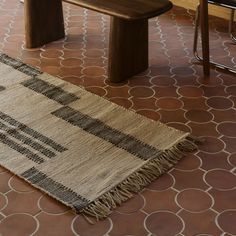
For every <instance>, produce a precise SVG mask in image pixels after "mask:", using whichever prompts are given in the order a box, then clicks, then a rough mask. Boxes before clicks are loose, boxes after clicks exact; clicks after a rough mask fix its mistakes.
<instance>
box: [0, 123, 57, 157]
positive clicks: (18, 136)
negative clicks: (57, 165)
mask: <svg viewBox="0 0 236 236" xmlns="http://www.w3.org/2000/svg"><path fill="white" fill-rule="evenodd" d="M0 130H2V131H5V132H6V133H7V134H8V135H9V136H11V137H13V138H15V139H17V140H18V141H20V142H22V144H23V145H28V146H30V147H32V148H33V149H34V150H36V151H38V152H40V153H41V154H43V155H44V156H46V157H48V158H52V157H55V156H56V153H54V152H52V151H51V150H49V149H47V148H45V147H43V146H42V145H41V144H40V143H37V142H35V141H34V140H33V139H31V138H29V137H27V136H25V135H23V134H21V133H19V132H18V131H17V130H16V129H15V128H12V127H11V126H10V127H9V126H7V125H5V124H3V123H2V122H1V121H0Z"/></svg>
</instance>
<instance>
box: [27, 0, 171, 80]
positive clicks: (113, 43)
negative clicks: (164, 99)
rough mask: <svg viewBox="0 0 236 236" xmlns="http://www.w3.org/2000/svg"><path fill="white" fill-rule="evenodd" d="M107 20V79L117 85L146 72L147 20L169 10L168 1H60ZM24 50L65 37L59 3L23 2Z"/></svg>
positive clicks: (44, 0) (56, 0) (43, 0)
mask: <svg viewBox="0 0 236 236" xmlns="http://www.w3.org/2000/svg"><path fill="white" fill-rule="evenodd" d="M63 1H65V2H68V3H72V4H75V5H77V6H80V7H84V8H87V9H90V10H94V11H97V12H100V13H103V14H106V15H110V16H111V20H110V38H109V56H108V79H110V81H112V82H121V81H123V80H125V79H128V78H130V77H132V76H134V75H136V74H138V73H140V72H142V71H144V70H146V69H147V68H148V19H149V18H152V17H155V16H159V15H161V14H162V13H164V12H166V11H168V10H170V9H171V8H172V3H171V2H170V1H169V0H63ZM24 2H25V4H24V5H25V33H26V47H27V48H34V47H39V46H42V45H44V44H46V43H49V42H52V41H55V40H58V39H61V38H63V37H64V36H65V31H64V20H63V10H62V0H25V1H24Z"/></svg>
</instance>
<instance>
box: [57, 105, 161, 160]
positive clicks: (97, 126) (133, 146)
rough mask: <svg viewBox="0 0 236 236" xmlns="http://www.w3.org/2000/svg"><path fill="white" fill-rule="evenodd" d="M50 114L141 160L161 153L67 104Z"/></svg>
mask: <svg viewBox="0 0 236 236" xmlns="http://www.w3.org/2000/svg"><path fill="white" fill-rule="evenodd" d="M52 115H55V116H56V117H59V118H61V119H63V120H65V121H67V122H69V123H70V124H72V125H74V126H78V127H80V128H81V129H83V130H85V131H87V132H88V133H90V134H93V135H95V136H97V137H99V138H102V139H104V140H106V141H108V142H110V143H112V144H114V145H115V146H116V147H119V148H122V149H124V150H126V151H127V152H129V153H131V154H132V155H135V156H137V157H139V158H141V159H143V160H148V159H151V158H154V157H156V156H157V155H159V154H160V153H161V151H160V150H158V149H156V148H155V147H152V146H150V145H148V144H146V143H142V142H141V141H140V140H138V139H136V138H135V137H133V136H131V135H127V134H124V133H122V132H121V131H119V130H116V129H113V128H111V127H109V126H108V125H106V124H105V123H103V122H102V121H100V120H98V119H93V118H92V117H90V116H88V115H85V114H82V113H81V112H79V111H77V110H74V109H72V108H70V107H68V106H65V107H62V108H60V109H58V110H56V111H54V112H52Z"/></svg>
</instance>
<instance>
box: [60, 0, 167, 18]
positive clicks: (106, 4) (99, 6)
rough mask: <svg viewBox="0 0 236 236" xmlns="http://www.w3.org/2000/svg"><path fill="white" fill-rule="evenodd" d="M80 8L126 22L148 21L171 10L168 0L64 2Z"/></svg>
mask: <svg viewBox="0 0 236 236" xmlns="http://www.w3.org/2000/svg"><path fill="white" fill-rule="evenodd" d="M63 1H64V2H68V3H72V4H75V5H77V6H80V7H84V8H87V9H90V10H94V11H97V12H101V13H103V14H106V15H110V16H114V17H119V18H122V19H126V20H138V19H148V18H152V17H155V16H159V15H161V14H162V13H164V12H166V11H168V10H170V9H171V8H172V4H171V2H169V1H166V0H63Z"/></svg>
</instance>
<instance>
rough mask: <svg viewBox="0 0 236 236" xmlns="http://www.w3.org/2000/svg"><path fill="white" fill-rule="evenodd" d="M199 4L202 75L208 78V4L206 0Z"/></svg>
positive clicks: (200, 0)
mask: <svg viewBox="0 0 236 236" xmlns="http://www.w3.org/2000/svg"><path fill="white" fill-rule="evenodd" d="M199 3H200V21H201V22H200V24H201V38H202V57H203V73H204V76H206V77H208V76H209V75H210V60H209V23H208V3H207V0H199Z"/></svg>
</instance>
